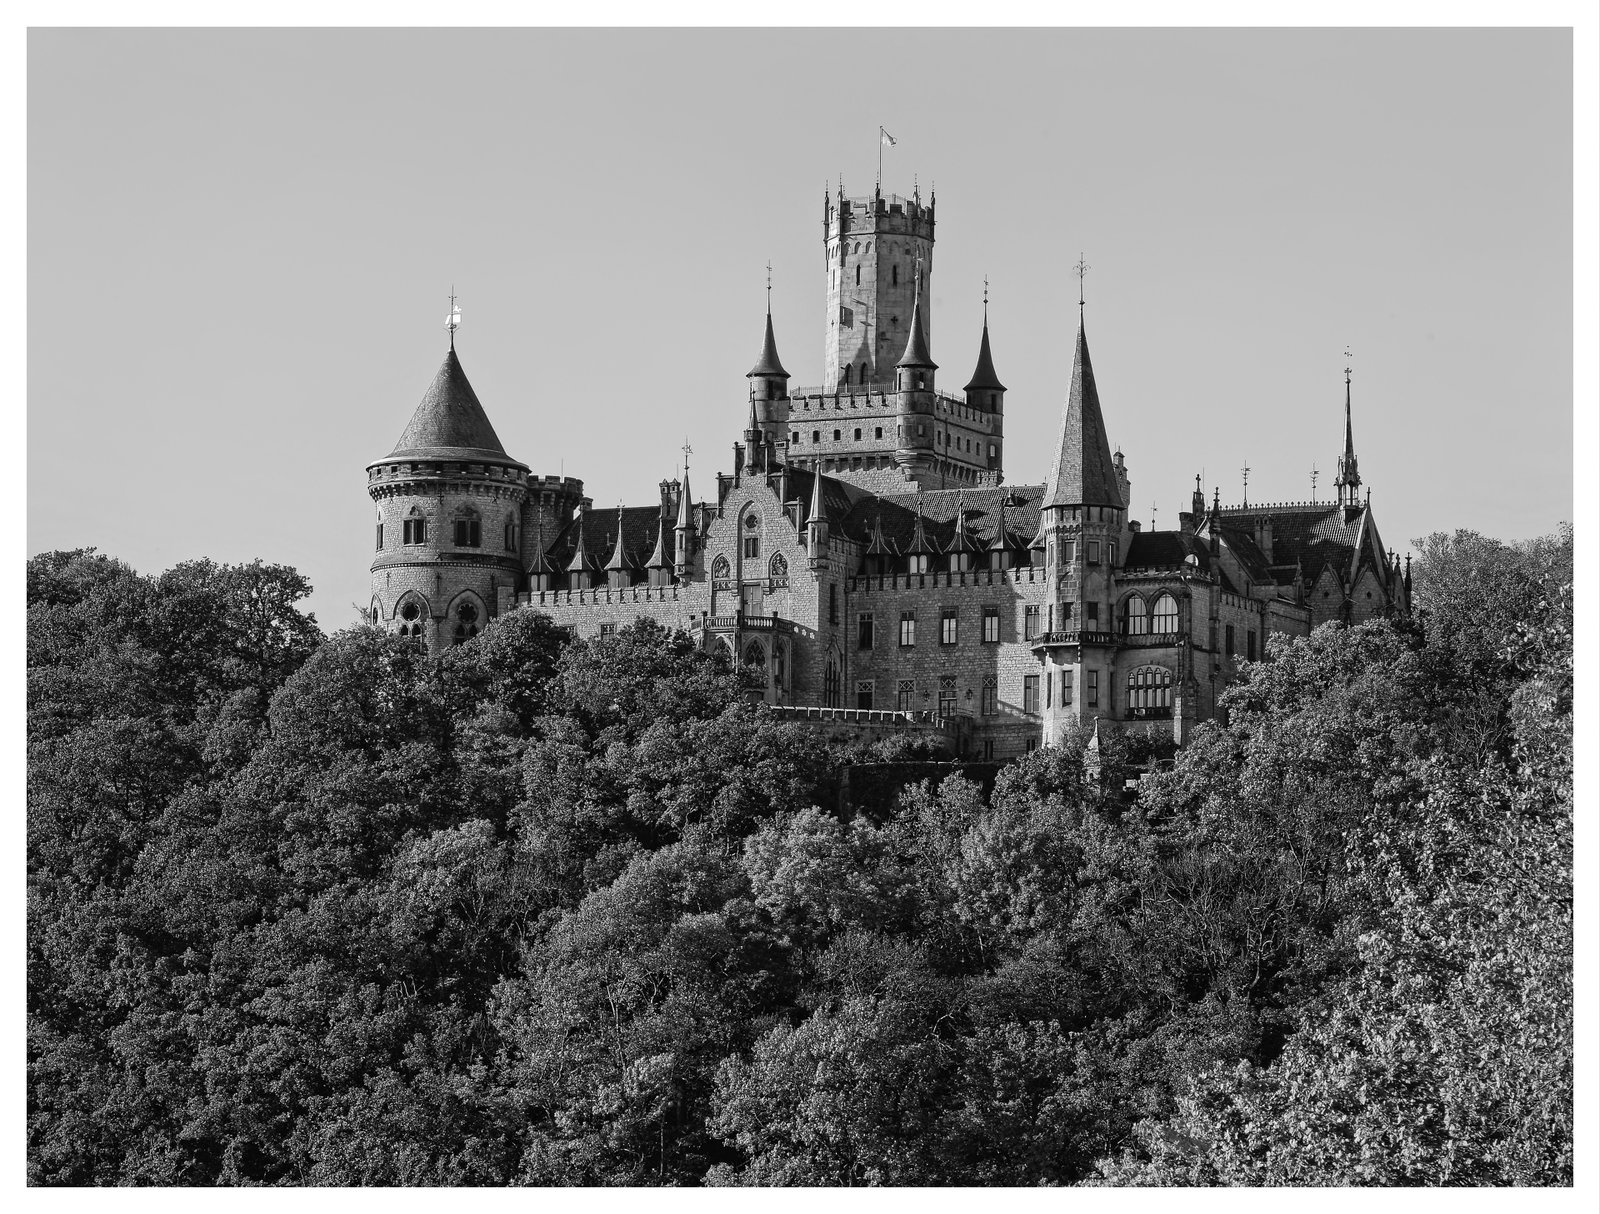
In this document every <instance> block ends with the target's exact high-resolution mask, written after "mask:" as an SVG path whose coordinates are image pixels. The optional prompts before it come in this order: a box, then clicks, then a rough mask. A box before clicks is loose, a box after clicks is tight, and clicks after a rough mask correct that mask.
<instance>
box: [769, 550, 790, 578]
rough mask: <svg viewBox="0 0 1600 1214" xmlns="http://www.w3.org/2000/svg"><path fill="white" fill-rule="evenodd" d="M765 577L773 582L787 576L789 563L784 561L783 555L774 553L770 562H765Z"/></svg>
mask: <svg viewBox="0 0 1600 1214" xmlns="http://www.w3.org/2000/svg"><path fill="white" fill-rule="evenodd" d="M767 576H768V577H770V578H771V579H772V580H773V581H777V580H778V579H780V578H786V577H788V576H789V562H788V560H786V559H785V557H784V555H783V553H781V552H774V553H773V554H772V560H770V561H769V562H767Z"/></svg>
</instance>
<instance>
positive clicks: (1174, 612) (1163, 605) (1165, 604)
mask: <svg viewBox="0 0 1600 1214" xmlns="http://www.w3.org/2000/svg"><path fill="white" fill-rule="evenodd" d="M1150 631H1151V632H1154V633H1158V634H1161V633H1168V632H1177V631H1178V600H1177V599H1175V598H1173V597H1172V596H1171V595H1170V594H1163V595H1162V596H1161V597H1160V598H1158V599H1157V600H1156V605H1155V609H1154V610H1152V611H1151V613H1150Z"/></svg>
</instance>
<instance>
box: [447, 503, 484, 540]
mask: <svg viewBox="0 0 1600 1214" xmlns="http://www.w3.org/2000/svg"><path fill="white" fill-rule="evenodd" d="M454 539H455V545H456V547H457V548H478V547H481V546H482V544H483V534H482V528H481V527H480V526H479V522H478V515H477V512H476V511H472V510H469V511H467V512H465V513H464V514H462V515H461V516H460V517H459V518H457V519H456V520H455V536H454Z"/></svg>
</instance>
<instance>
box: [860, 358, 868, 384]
mask: <svg viewBox="0 0 1600 1214" xmlns="http://www.w3.org/2000/svg"><path fill="white" fill-rule="evenodd" d="M861 382H862V383H866V382H867V360H866V359H864V358H863V359H862V360H861Z"/></svg>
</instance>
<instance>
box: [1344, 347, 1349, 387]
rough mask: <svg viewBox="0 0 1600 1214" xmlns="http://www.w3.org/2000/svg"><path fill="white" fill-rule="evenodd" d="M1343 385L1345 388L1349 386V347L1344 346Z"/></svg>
mask: <svg viewBox="0 0 1600 1214" xmlns="http://www.w3.org/2000/svg"><path fill="white" fill-rule="evenodd" d="M1344 384H1345V387H1347V388H1348V387H1349V386H1350V347H1349V346H1346V347H1345V348H1344Z"/></svg>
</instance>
